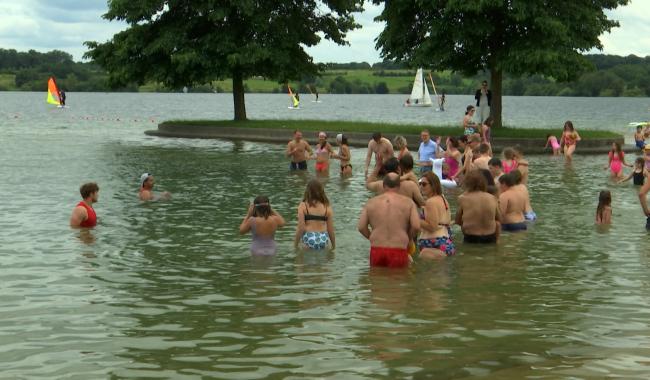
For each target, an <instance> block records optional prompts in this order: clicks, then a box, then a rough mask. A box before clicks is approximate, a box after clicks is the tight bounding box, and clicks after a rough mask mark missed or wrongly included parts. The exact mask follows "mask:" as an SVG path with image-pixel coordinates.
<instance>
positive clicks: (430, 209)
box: [418, 172, 456, 259]
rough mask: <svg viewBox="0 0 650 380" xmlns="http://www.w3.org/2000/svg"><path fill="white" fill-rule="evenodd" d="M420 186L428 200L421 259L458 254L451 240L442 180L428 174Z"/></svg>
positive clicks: (448, 215)
mask: <svg viewBox="0 0 650 380" xmlns="http://www.w3.org/2000/svg"><path fill="white" fill-rule="evenodd" d="M419 184H420V191H421V192H422V195H423V196H424V197H425V198H426V199H427V201H426V203H425V205H424V215H423V216H421V218H422V219H423V220H421V222H420V228H421V229H420V238H419V239H418V247H419V248H420V257H425V258H431V259H434V258H440V257H445V256H451V255H453V254H455V253H456V247H455V246H454V242H453V241H452V240H451V228H450V227H449V225H450V223H451V212H450V211H449V202H447V199H445V196H444V195H443V194H442V186H441V185H440V179H439V178H438V177H437V176H436V175H435V174H433V173H432V172H426V173H424V175H422V178H420V181H419Z"/></svg>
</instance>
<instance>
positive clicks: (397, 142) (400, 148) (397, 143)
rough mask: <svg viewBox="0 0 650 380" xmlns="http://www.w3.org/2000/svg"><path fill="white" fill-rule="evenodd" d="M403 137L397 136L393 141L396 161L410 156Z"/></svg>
mask: <svg viewBox="0 0 650 380" xmlns="http://www.w3.org/2000/svg"><path fill="white" fill-rule="evenodd" d="M407 145H408V144H407V143H406V139H405V138H404V136H397V137H395V139H393V146H394V147H395V148H396V149H397V159H398V160H399V159H401V158H402V157H404V155H407V154H411V152H409V148H408V146H407Z"/></svg>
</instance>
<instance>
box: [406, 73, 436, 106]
mask: <svg viewBox="0 0 650 380" xmlns="http://www.w3.org/2000/svg"><path fill="white" fill-rule="evenodd" d="M432 105H433V102H432V101H431V96H430V95H429V88H428V87H427V82H426V80H425V78H424V72H423V71H422V68H419V69H418V71H417V73H416V74H415V80H414V81H413V89H412V90H411V95H410V96H409V98H408V99H406V102H405V103H404V106H405V107H431V106H432Z"/></svg>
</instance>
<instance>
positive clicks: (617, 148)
mask: <svg viewBox="0 0 650 380" xmlns="http://www.w3.org/2000/svg"><path fill="white" fill-rule="evenodd" d="M608 158H609V161H608V163H607V166H605V170H607V168H609V170H610V171H611V172H612V174H611V178H612V179H621V178H622V177H623V165H625V166H629V167H632V165H630V164H628V163H627V162H625V153H623V150H622V149H621V144H619V143H617V142H613V143H612V149H611V150H610V151H609V153H608Z"/></svg>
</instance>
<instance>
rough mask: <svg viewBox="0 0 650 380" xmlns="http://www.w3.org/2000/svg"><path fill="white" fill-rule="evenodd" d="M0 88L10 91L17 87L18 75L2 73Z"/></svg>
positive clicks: (0, 75)
mask: <svg viewBox="0 0 650 380" xmlns="http://www.w3.org/2000/svg"><path fill="white" fill-rule="evenodd" d="M0 89H2V90H3V91H10V90H15V89H16V76H15V75H14V74H0Z"/></svg>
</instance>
